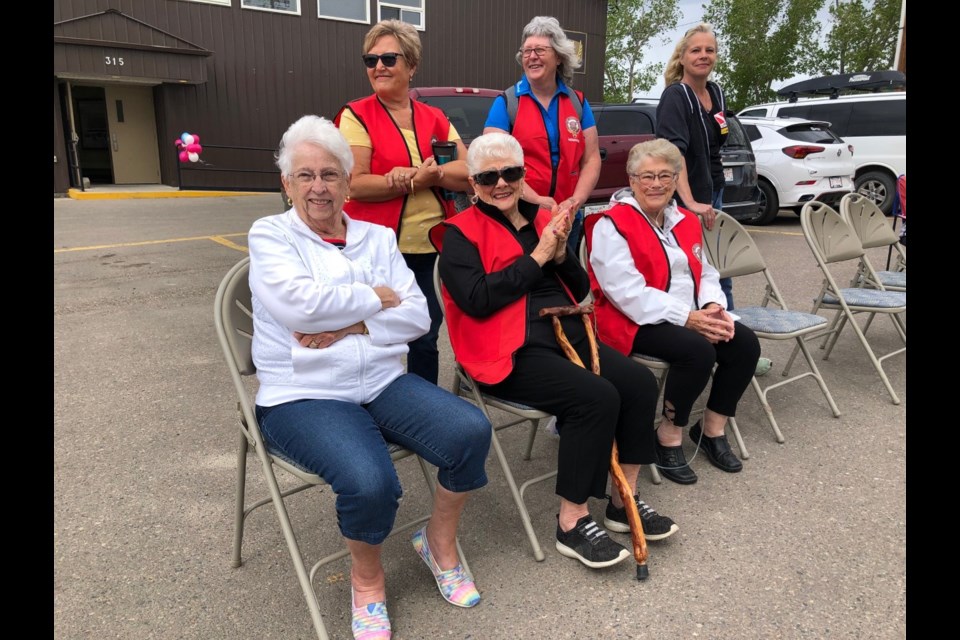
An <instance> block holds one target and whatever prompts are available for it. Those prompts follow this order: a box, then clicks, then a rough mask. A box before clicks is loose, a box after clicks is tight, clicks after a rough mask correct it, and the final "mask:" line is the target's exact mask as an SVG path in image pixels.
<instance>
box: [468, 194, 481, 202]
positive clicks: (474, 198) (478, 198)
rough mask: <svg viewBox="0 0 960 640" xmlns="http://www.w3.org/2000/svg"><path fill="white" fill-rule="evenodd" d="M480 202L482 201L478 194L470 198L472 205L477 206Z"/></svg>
mask: <svg viewBox="0 0 960 640" xmlns="http://www.w3.org/2000/svg"><path fill="white" fill-rule="evenodd" d="M478 200H480V196H478V195H477V194H476V193H474V194H473V195H472V196H470V204H477V201H478Z"/></svg>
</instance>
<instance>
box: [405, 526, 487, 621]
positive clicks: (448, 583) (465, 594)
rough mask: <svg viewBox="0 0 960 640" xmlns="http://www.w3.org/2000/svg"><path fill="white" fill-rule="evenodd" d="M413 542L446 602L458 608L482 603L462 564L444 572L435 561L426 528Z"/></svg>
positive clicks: (414, 537) (418, 532) (416, 535)
mask: <svg viewBox="0 0 960 640" xmlns="http://www.w3.org/2000/svg"><path fill="white" fill-rule="evenodd" d="M412 542H413V549H414V551H416V552H417V555H419V556H420V557H421V558H422V559H423V561H424V562H426V563H427V566H428V567H429V568H430V571H431V572H432V573H433V578H434V580H436V581H437V588H438V589H440V595H441V596H443V599H444V600H446V601H447V602H449V603H450V604H452V605H456V606H458V607H473V606H475V605H476V604H477V603H478V602H480V594H479V593H478V592H477V586H476V585H475V584H474V583H473V580H471V579H470V576H469V574H467V572H466V571H464V569H463V565H462V564H457V566H455V567H454V568H453V569H448V570H447V571H444V570H443V569H441V568H440V565H438V564H437V562H436V560H434V559H433V554H432V553H430V547H429V546H428V545H427V527H426V526H424V527H423V528H422V529H420V530H419V531H417V532H416V533H415V534H413V540H412Z"/></svg>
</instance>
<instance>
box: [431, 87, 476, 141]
mask: <svg viewBox="0 0 960 640" xmlns="http://www.w3.org/2000/svg"><path fill="white" fill-rule="evenodd" d="M418 100H420V102H425V103H427V104H429V105H431V106H434V107H437V108H438V109H440V110H441V111H443V112H444V113H445V114H446V116H447V119H449V120H450V124H452V125H453V126H454V127H456V128H457V132H458V133H459V134H460V137H461V138H463V141H464V142H465V143H469V142H470V141H471V140H473V139H474V138H476V137H477V136H479V135H480V134H482V133H483V125H484V123H485V122H486V121H487V112H488V111H490V105H491V104H493V100H494V98H493V96H474V95H457V96H421V97H420V98H418Z"/></svg>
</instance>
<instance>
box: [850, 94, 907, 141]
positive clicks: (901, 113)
mask: <svg viewBox="0 0 960 640" xmlns="http://www.w3.org/2000/svg"><path fill="white" fill-rule="evenodd" d="M852 106H853V113H852V114H851V116H850V126H849V128H848V129H847V133H846V135H848V136H905V135H907V101H906V100H876V101H873V100H872V101H870V102H854V103H853V105H852Z"/></svg>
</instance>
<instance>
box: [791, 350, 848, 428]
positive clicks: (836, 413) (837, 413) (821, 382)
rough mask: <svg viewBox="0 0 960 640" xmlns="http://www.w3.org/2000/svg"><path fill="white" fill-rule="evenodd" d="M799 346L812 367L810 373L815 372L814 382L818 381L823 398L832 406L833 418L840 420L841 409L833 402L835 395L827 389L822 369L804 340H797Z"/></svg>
mask: <svg viewBox="0 0 960 640" xmlns="http://www.w3.org/2000/svg"><path fill="white" fill-rule="evenodd" d="M797 344H798V345H799V347H800V349H801V350H802V351H803V357H804V358H806V360H807V364H808V365H810V371H812V372H813V378H814V380H816V381H817V384H818V385H820V391H822V392H823V396H824V397H825V398H826V399H827V404H829V405H830V410H831V411H832V412H833V417H834V418H839V417H840V409H839V408H838V407H837V403H836V402H834V401H833V395H832V394H831V393H830V389H828V388H827V383H826V382H824V380H823V375H822V374H821V373H820V369H819V368H818V367H817V363H816V361H815V360H814V359H813V356H812V355H811V354H810V350H809V349H808V348H807V345H806V343H805V342H804V341H803V339H802V338H797Z"/></svg>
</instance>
